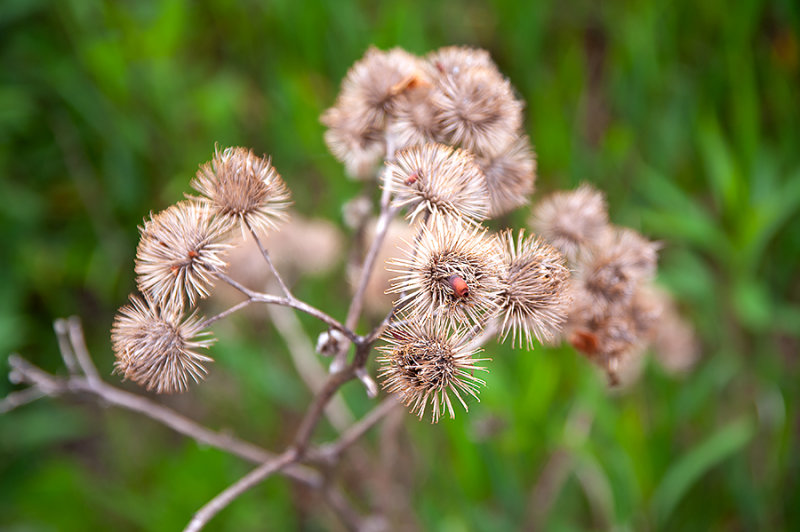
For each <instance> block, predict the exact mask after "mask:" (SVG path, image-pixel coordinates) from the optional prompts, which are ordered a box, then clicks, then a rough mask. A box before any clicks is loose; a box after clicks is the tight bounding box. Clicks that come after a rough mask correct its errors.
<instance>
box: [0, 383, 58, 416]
mask: <svg viewBox="0 0 800 532" xmlns="http://www.w3.org/2000/svg"><path fill="white" fill-rule="evenodd" d="M46 396H47V394H46V393H44V392H43V391H42V390H40V389H39V388H34V387H31V388H26V389H24V390H20V391H18V392H11V393H10V394H8V395H6V396H5V398H4V399H3V400H2V401H0V414H5V413H7V412H11V411H12V410H14V409H15V408H19V407H21V406H24V405H27V404H28V403H32V402H34V401H36V400H37V399H41V398H42V397H46Z"/></svg>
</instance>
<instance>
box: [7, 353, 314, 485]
mask: <svg viewBox="0 0 800 532" xmlns="http://www.w3.org/2000/svg"><path fill="white" fill-rule="evenodd" d="M8 363H9V365H10V366H11V369H12V371H14V372H16V373H17V375H19V377H20V378H21V379H20V380H21V381H22V382H26V383H28V384H30V385H32V386H34V388H31V389H36V390H39V391H40V392H41V393H42V394H44V395H50V396H58V395H64V394H80V393H86V394H89V395H92V396H94V397H97V398H98V399H100V400H101V401H102V402H104V403H107V404H110V405H113V406H118V407H120V408H124V409H126V410H131V411H133V412H138V413H140V414H143V415H145V416H147V417H149V418H151V419H153V420H155V421H158V422H159V423H161V424H163V425H166V426H167V427H169V428H171V429H172V430H174V431H175V432H179V433H180V434H183V435H185V436H188V437H190V438H192V439H194V440H195V441H197V442H199V443H202V444H205V445H209V446H211V447H215V448H217V449H220V450H223V451H227V452H229V453H230V454H233V455H235V456H239V457H240V458H244V459H245V460H249V461H251V462H256V463H262V462H265V461H267V460H271V459H273V458H274V457H275V455H274V454H273V453H270V452H269V451H267V450H266V449H263V448H261V447H258V446H256V445H254V444H252V443H249V442H246V441H244V440H240V439H239V438H237V437H236V436H232V435H230V434H225V433H223V432H215V431H213V430H211V429H208V428H206V427H204V426H202V425H200V424H199V423H196V422H194V421H192V420H191V419H189V418H186V417H184V416H182V415H181V414H179V413H177V412H175V411H174V410H172V409H169V408H167V407H165V406H162V405H160V404H158V403H156V402H155V401H152V400H150V399H147V398H146V397H142V396H140V395H136V394H133V393H130V392H126V391H124V390H120V389H119V388H115V387H113V386H110V385H108V384H106V383H104V382H99V383H90V382H89V380H88V379H87V378H84V377H78V376H73V377H69V378H67V379H64V378H60V377H56V376H54V375H51V374H49V373H47V372H45V371H43V370H41V369H40V368H38V367H36V366H34V365H33V364H31V363H30V362H28V361H26V360H25V359H23V358H21V357H20V356H18V355H12V356H10V357H9V359H8ZM18 393H22V392H18ZM286 475H287V476H288V477H291V478H293V479H294V480H298V481H300V482H303V483H304V484H308V485H310V486H314V487H318V486H320V485H321V483H322V478H321V477H320V475H319V473H317V472H316V471H314V470H313V469H310V468H308V467H304V466H296V467H292V468H291V469H289V470H287V471H286Z"/></svg>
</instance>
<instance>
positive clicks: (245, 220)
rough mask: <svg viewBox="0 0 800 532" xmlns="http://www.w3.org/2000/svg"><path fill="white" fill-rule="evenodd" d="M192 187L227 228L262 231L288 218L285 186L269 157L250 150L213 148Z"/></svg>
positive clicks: (287, 193) (287, 192) (287, 197)
mask: <svg viewBox="0 0 800 532" xmlns="http://www.w3.org/2000/svg"><path fill="white" fill-rule="evenodd" d="M192 188H194V189H195V190H196V191H198V192H199V193H200V194H202V196H200V197H199V198H195V199H196V200H197V201H199V202H201V203H203V204H206V205H208V206H209V207H210V209H211V212H212V213H214V214H215V215H216V216H217V217H218V218H219V219H220V220H221V221H223V222H224V223H225V224H226V225H227V226H228V227H230V228H233V227H236V226H241V228H242V231H243V232H244V231H245V230H246V229H248V228H251V229H253V230H255V231H260V230H264V231H265V230H268V229H275V228H276V227H278V225H279V223H281V222H285V221H286V220H287V218H288V216H287V214H286V209H287V208H288V207H289V205H291V202H290V201H289V189H288V188H287V187H286V184H285V183H284V182H283V179H281V176H280V175H278V172H276V171H275V168H273V166H272V164H270V161H269V159H265V158H263V157H258V156H257V155H255V154H254V153H253V152H252V150H248V149H245V148H226V149H225V150H223V151H222V152H220V151H219V150H217V152H216V153H215V154H214V158H213V159H212V160H211V162H210V163H206V164H204V165H203V166H201V167H200V170H198V172H197V176H196V177H195V178H194V179H193V180H192Z"/></svg>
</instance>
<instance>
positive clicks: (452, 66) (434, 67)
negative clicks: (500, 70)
mask: <svg viewBox="0 0 800 532" xmlns="http://www.w3.org/2000/svg"><path fill="white" fill-rule="evenodd" d="M425 59H426V60H427V63H428V67H429V69H428V71H429V72H430V73H431V77H434V78H438V77H442V76H457V75H459V74H461V73H462V72H464V71H465V70H469V69H472V68H476V67H481V68H489V69H494V70H497V67H496V66H495V64H494V62H493V61H492V59H491V57H490V56H489V52H487V51H486V50H481V49H478V48H467V47H466V46H446V47H444V48H439V49H438V50H436V51H435V52H431V53H430V54H428V56H427V57H426V58H425Z"/></svg>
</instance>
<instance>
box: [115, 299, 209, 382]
mask: <svg viewBox="0 0 800 532" xmlns="http://www.w3.org/2000/svg"><path fill="white" fill-rule="evenodd" d="M209 334H210V333H208V332H207V331H203V330H202V321H201V319H200V318H199V317H197V316H196V315H194V314H192V315H191V316H189V317H188V318H187V319H185V320H184V319H183V316H182V313H181V312H180V310H178V309H177V308H176V307H159V306H158V305H157V304H155V303H152V302H149V301H146V300H143V299H141V298H140V297H138V296H131V298H130V304H129V305H125V306H124V307H122V308H120V309H119V312H118V314H117V316H116V317H115V318H114V325H113V327H112V329H111V343H112V345H113V348H114V355H115V356H116V358H117V360H116V362H115V364H114V371H115V373H121V374H122V375H123V376H124V377H125V378H126V379H131V380H132V381H134V382H136V383H137V384H139V385H141V386H144V387H145V388H146V389H147V390H155V391H156V393H173V392H183V391H185V390H186V389H187V388H188V384H189V379H192V380H193V381H195V382H199V381H200V380H202V379H203V377H204V376H205V375H206V373H207V371H206V369H205V367H204V366H203V364H204V363H206V362H212V361H213V360H212V359H211V358H209V357H207V356H205V355H202V354H200V352H199V350H202V349H207V348H208V347H209V346H210V345H211V344H212V343H213V339H212V338H210V337H209Z"/></svg>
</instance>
